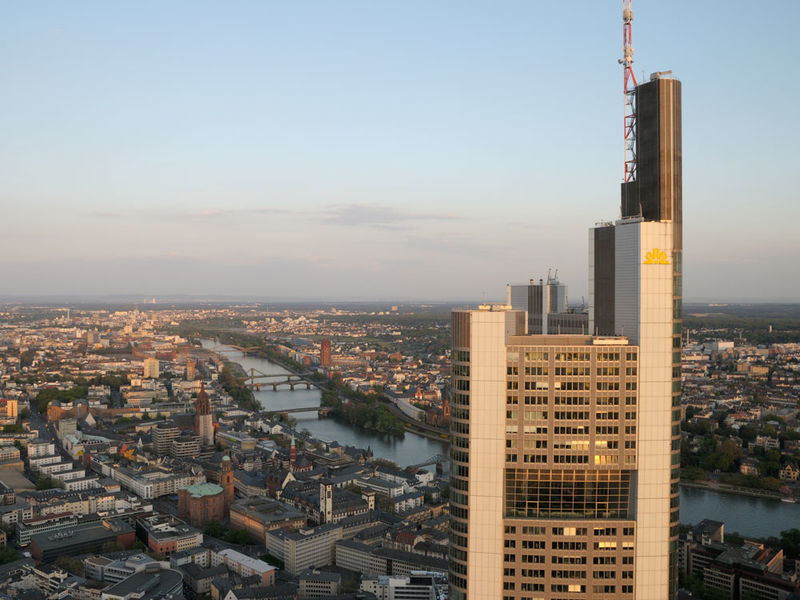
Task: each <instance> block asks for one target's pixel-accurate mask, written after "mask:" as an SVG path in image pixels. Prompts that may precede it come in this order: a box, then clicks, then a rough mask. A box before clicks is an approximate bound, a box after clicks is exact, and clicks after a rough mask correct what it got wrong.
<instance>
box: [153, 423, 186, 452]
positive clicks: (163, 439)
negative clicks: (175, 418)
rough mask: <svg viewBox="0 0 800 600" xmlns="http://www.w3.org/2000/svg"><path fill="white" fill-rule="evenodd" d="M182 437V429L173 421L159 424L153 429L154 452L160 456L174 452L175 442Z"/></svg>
mask: <svg viewBox="0 0 800 600" xmlns="http://www.w3.org/2000/svg"><path fill="white" fill-rule="evenodd" d="M180 435H181V430H180V428H179V427H178V426H177V425H176V424H175V423H174V422H172V421H166V422H164V423H159V424H158V425H156V427H155V428H154V429H152V436H153V452H155V453H156V454H158V455H162V456H163V455H165V454H169V453H170V451H171V450H172V442H173V440H176V439H178V437H179V436H180Z"/></svg>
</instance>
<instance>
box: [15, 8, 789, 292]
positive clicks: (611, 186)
mask: <svg viewBox="0 0 800 600" xmlns="http://www.w3.org/2000/svg"><path fill="white" fill-rule="evenodd" d="M82 6H83V10H82V12H81V11H76V9H75V7H69V8H67V7H64V6H59V5H56V4H53V5H51V6H49V8H48V10H47V11H44V14H42V11H38V12H37V11H34V10H32V9H31V8H29V7H27V6H16V7H13V8H12V10H11V12H10V14H9V15H8V18H7V20H6V21H5V23H4V26H5V28H6V30H5V31H4V34H5V35H4V44H5V50H6V54H7V55H8V56H11V57H14V60H9V61H6V66H5V67H4V69H5V72H6V80H7V82H8V93H7V94H6V96H5V97H4V100H3V102H4V105H5V108H6V110H5V111H4V117H3V118H4V121H3V125H4V131H5V132H6V136H5V137H6V144H5V145H4V146H3V148H1V149H0V156H2V161H0V164H2V165H3V166H2V167H0V169H2V175H3V180H4V182H5V186H4V189H3V195H2V197H1V198H2V200H0V202H2V206H3V210H4V214H5V216H6V222H7V223H13V227H7V228H6V229H5V231H4V235H3V238H2V242H0V273H2V275H3V278H4V290H3V292H4V294H6V295H9V296H11V295H16V296H19V295H39V296H41V295H86V296H97V295H108V294H130V295H137V296H138V295H147V296H164V295H178V294H185V295H189V296H192V295H204V296H208V295H218V296H227V297H234V298H237V297H239V298H242V297H247V298H255V297H270V298H287V299H289V298H294V299H301V298H302V299H312V298H319V297H321V296H324V297H329V298H332V299H342V300H348V299H350V300H352V299H364V300H390V299H397V300H404V299H417V300H455V301H458V300H468V299H475V298H480V297H482V296H483V294H484V293H486V292H488V293H489V295H488V296H487V299H495V298H493V297H492V294H493V293H494V291H495V290H500V289H502V286H503V285H504V284H506V283H508V282H517V281H525V280H527V279H528V278H529V277H535V278H538V277H543V276H544V275H545V274H546V269H548V268H551V267H552V268H557V269H559V271H560V275H561V278H562V280H564V281H566V282H568V283H569V285H570V292H571V295H570V300H571V302H576V301H579V299H580V298H581V296H585V297H587V298H588V292H587V272H586V270H585V264H584V256H585V253H586V242H585V236H583V235H582V232H583V227H584V225H585V221H584V220H577V219H574V218H573V215H574V214H578V213H580V214H586V215H588V216H589V219H592V218H594V219H596V220H600V219H601V218H613V217H614V211H615V209H616V206H617V200H616V195H615V192H616V185H617V183H618V182H619V180H620V179H621V176H622V142H621V129H622V127H621V124H622V110H621V109H622V97H621V93H620V92H621V89H620V88H621V81H620V79H621V78H620V77H619V66H618V65H617V63H616V59H617V58H618V57H619V54H620V47H619V46H620V44H619V36H618V35H617V32H618V30H619V10H618V6H616V5H613V4H609V5H600V4H598V3H588V2H586V3H581V4H580V5H577V6H575V7H574V9H573V10H571V11H566V12H565V11H564V10H563V9H561V10H559V7H556V6H544V5H527V4H524V3H513V2H508V3H503V4H502V5H500V6H493V7H492V8H491V9H490V8H489V7H488V6H484V7H482V6H471V7H461V10H460V11H459V12H458V13H452V11H448V10H447V9H446V8H445V7H430V6H425V7H422V5H417V6H416V7H415V6H413V5H412V9H414V10H409V9H408V6H404V7H403V8H399V7H389V6H374V5H368V4H359V3H356V4H351V5H348V6H347V7H345V8H343V7H341V6H340V7H332V6H326V5H323V4H314V5H307V6H304V7H297V6H293V7H286V6H276V5H266V4H259V3H253V4H247V3H245V4H241V5H239V7H238V8H237V10H236V11H232V10H222V9H221V8H219V7H216V6H214V5H213V4H192V5H191V8H189V6H190V5H180V4H173V5H170V6H158V5H156V4H150V5H143V6H144V10H142V8H141V6H140V7H137V10H136V11H131V10H129V9H127V10H126V9H125V8H121V7H109V6H103V5H102V4H94V5H92V4H86V5H82ZM634 10H635V11H636V19H635V25H634V46H635V47H636V50H637V52H636V55H635V60H636V62H635V64H634V71H635V72H636V75H637V77H641V75H642V72H643V71H644V74H645V79H646V77H647V75H649V73H650V72H652V71H656V70H662V69H672V70H673V71H674V73H675V76H676V77H679V78H680V79H681V80H683V81H684V82H685V83H687V86H688V87H689V88H690V89H692V90H693V92H692V94H693V95H692V97H691V103H690V105H691V106H692V107H693V108H692V110H690V111H689V112H687V113H686V114H685V115H684V124H685V130H686V132H687V135H686V136H685V138H684V153H685V154H686V155H687V156H691V161H687V169H686V171H685V173H684V182H685V194H686V197H687V200H689V201H687V206H688V207H689V208H688V212H687V215H686V217H687V219H686V220H687V222H689V223H690V226H689V227H687V229H686V231H685V244H686V247H687V250H688V251H690V253H691V255H692V257H693V260H692V263H691V264H690V265H687V271H686V274H685V282H684V289H685V293H684V296H685V298H686V299H687V300H688V301H693V300H694V301H702V300H708V301H758V300H762V301H763V300H776V301H780V300H783V301H787V300H796V299H798V298H799V297H800V283H798V282H797V281H795V280H793V279H792V278H787V277H786V276H785V273H787V272H791V271H792V270H791V267H790V263H789V261H790V260H791V258H790V257H791V256H792V254H793V252H792V251H793V250H795V249H796V242H795V241H794V240H795V238H794V235H793V232H792V231H791V229H790V227H791V225H790V224H791V223H792V222H793V221H794V220H795V218H796V216H798V214H797V211H798V210H799V209H798V208H797V204H796V203H792V202H791V200H792V197H793V191H794V189H796V187H797V183H798V180H797V177H798V175H797V173H796V170H794V169H792V162H791V161H792V156H793V154H792V152H791V149H792V140H793V139H794V138H795V137H796V135H797V134H798V132H799V131H798V130H799V129H800V127H799V126H798V118H797V116H796V115H795V113H794V111H793V109H792V99H793V98H794V97H796V96H797V93H796V92H797V91H798V90H797V88H798V83H797V82H796V81H795V80H793V79H791V78H783V79H781V75H783V74H785V73H790V72H791V69H792V63H791V58H792V56H793V54H794V53H793V52H792V50H793V48H794V43H793V41H792V30H791V27H792V25H791V24H792V23H794V22H796V20H797V16H798V12H799V11H800V8H798V7H797V6H796V5H794V4H792V3H779V4H777V5H776V6H774V7H773V9H772V10H773V12H772V13H771V19H770V20H769V21H767V20H765V19H763V15H762V14H761V11H760V10H759V7H758V6H756V5H752V4H747V3H743V2H742V3H734V4H731V3H726V4H724V5H722V4H719V5H716V6H714V5H709V4H703V5H700V6H697V5H695V4H689V3H688V2H687V3H677V4H670V5H669V6H666V5H653V4H652V3H644V2H640V3H639V4H638V5H637V6H635V7H634ZM564 25H566V26H564ZM701 47H702V48H701ZM764 56H769V61H766V63H767V64H765V61H764V59H763V57H764ZM765 80H773V81H778V80H779V81H780V87H781V93H780V94H774V95H773V96H771V97H770V100H769V106H770V112H771V113H775V114H778V115H780V118H779V119H764V118H763V117H762V116H761V115H763V105H764V103H765V99H764V93H763V91H761V90H760V89H759V86H758V85H757V83H758V82H760V81H765ZM587 97H588V98H590V99H591V102H589V101H587ZM711 107H713V109H712V108H711ZM765 179H766V180H767V181H768V184H767V186H768V187H767V190H768V191H767V192H766V193H765V192H764V188H765V184H764V180H765ZM566 207H569V209H568V210H565V208H566ZM573 209H574V210H573ZM765 214H769V215H776V214H780V215H782V218H781V219H774V218H773V219H764V215H765ZM793 217H795V218H793ZM710 223H714V226H713V227H709V224H710ZM768 223H769V224H768ZM554 232H558V235H556V234H555V233H554ZM474 239H479V240H480V243H474V242H473V241H472V240H474ZM431 257H435V260H432V259H431ZM445 273H446V274H447V277H443V274H445ZM98 274H102V277H98ZM756 276H758V277H759V285H758V286H752V284H751V283H750V282H751V281H752V280H753V279H755V277H756ZM753 288H755V289H753ZM497 299H500V295H498V297H497Z"/></svg>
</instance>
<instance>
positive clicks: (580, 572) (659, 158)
mask: <svg viewBox="0 0 800 600" xmlns="http://www.w3.org/2000/svg"><path fill="white" fill-rule="evenodd" d="M633 95H634V101H635V106H636V111H637V113H636V114H637V119H638V125H637V128H636V130H635V131H636V136H637V152H638V154H637V160H638V163H637V168H636V170H635V176H634V177H630V178H629V179H628V180H627V181H626V182H625V183H623V185H622V210H621V216H622V217H621V219H619V220H618V221H616V222H615V223H613V224H611V223H603V224H600V225H598V226H597V227H595V228H594V229H592V230H591V231H590V236H589V290H590V310H589V315H588V325H589V326H588V331H587V333H590V334H592V335H576V334H568V335H564V334H563V333H564V332H563V331H562V335H558V334H557V333H558V332H553V331H550V329H551V328H550V327H549V326H548V328H547V329H548V333H547V334H542V335H524V334H525V330H526V326H527V325H528V323H526V321H527V319H526V315H525V313H524V312H522V311H518V310H514V309H513V307H512V306H510V305H505V306H492V305H484V306H481V307H480V308H479V309H478V310H456V311H454V312H453V367H452V375H453V377H452V379H453V381H452V395H451V426H450V428H451V459H452V466H451V499H450V501H451V525H450V534H451V535H450V539H451V548H450V584H451V597H452V598H453V599H454V600H465V599H466V598H470V599H471V600H472V599H482V598H486V599H488V598H504V599H509V600H510V599H513V598H541V599H542V600H545V599H556V598H558V599H561V598H575V599H589V598H591V599H602V598H609V599H610V598H622V599H625V598H635V599H636V600H656V599H658V600H663V599H665V598H675V597H676V594H677V550H678V543H677V541H678V511H679V489H678V478H679V448H680V345H681V263H682V252H681V249H682V243H681V212H682V210H681V150H680V148H681V133H680V82H678V81H677V80H674V79H670V78H666V77H664V76H663V75H662V74H655V75H653V76H652V77H651V80H650V81H649V82H647V83H644V84H642V85H639V86H638V87H636V88H635V91H634V92H633ZM513 291H514V290H513V289H510V290H509V299H510V300H511V301H512V302H516V301H517V300H519V298H517V299H514V298H513V296H514V294H513ZM541 294H542V295H541V296H540V298H541V299H542V302H544V294H545V290H544V288H543V289H542V292H541ZM559 297H560V295H559V292H558V290H556V292H555V306H556V308H558V304H559ZM541 306H542V308H541V311H542V314H544V310H545V308H546V307H545V305H544V304H542V305H541ZM528 310H530V309H528ZM537 310H538V307H537ZM534 312H536V311H534ZM536 327H537V324H536V322H534V331H535V330H536ZM542 328H543V329H544V325H542ZM529 333H530V332H529Z"/></svg>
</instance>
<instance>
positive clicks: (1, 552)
mask: <svg viewBox="0 0 800 600" xmlns="http://www.w3.org/2000/svg"><path fill="white" fill-rule="evenodd" d="M18 559H19V553H18V552H17V551H16V550H14V549H13V548H12V547H10V546H2V547H0V565H4V564H6V563H10V562H13V561H15V560H18Z"/></svg>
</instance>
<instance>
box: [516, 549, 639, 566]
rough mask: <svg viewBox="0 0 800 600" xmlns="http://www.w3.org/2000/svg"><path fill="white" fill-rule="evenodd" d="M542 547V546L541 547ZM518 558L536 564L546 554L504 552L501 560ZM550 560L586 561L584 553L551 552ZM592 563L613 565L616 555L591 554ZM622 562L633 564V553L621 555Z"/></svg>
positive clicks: (543, 558) (559, 561) (523, 561)
mask: <svg viewBox="0 0 800 600" xmlns="http://www.w3.org/2000/svg"><path fill="white" fill-rule="evenodd" d="M541 549H544V546H542V547H541ZM518 556H519V557H520V558H519V562H521V563H525V564H537V565H543V564H545V563H546V562H547V561H546V558H547V557H546V556H545V555H544V554H520V553H512V554H504V555H503V561H504V562H507V563H515V562H517V557H518ZM550 562H551V563H552V564H554V565H585V564H587V562H588V559H587V557H586V555H580V556H563V555H561V554H558V555H556V554H551V555H550ZM592 564H595V565H615V564H617V557H616V556H613V555H611V556H593V557H592ZM622 564H623V565H632V564H633V555H630V556H623V557H622Z"/></svg>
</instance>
